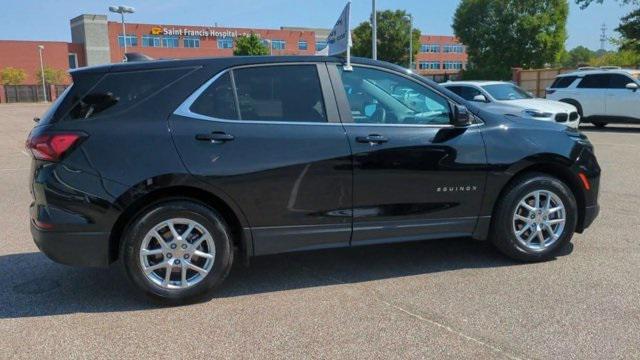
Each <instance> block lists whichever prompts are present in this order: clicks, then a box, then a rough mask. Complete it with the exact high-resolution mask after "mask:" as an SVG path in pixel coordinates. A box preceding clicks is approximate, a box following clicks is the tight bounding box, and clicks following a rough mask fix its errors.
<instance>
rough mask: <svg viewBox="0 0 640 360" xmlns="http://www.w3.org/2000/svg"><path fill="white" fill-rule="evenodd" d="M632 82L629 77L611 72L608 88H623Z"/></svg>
mask: <svg viewBox="0 0 640 360" xmlns="http://www.w3.org/2000/svg"><path fill="white" fill-rule="evenodd" d="M632 82H634V81H633V80H632V79H631V78H630V77H628V76H624V75H622V74H611V77H610V79H609V88H610V89H625V88H626V87H627V84H629V83H632Z"/></svg>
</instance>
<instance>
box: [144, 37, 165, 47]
mask: <svg viewBox="0 0 640 360" xmlns="http://www.w3.org/2000/svg"><path fill="white" fill-rule="evenodd" d="M160 46H161V42H160V36H155V35H142V47H160Z"/></svg>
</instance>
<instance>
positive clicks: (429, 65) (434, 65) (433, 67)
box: [418, 61, 440, 70]
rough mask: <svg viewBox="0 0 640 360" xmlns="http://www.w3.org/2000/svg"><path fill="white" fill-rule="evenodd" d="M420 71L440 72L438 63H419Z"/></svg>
mask: <svg viewBox="0 0 640 360" xmlns="http://www.w3.org/2000/svg"><path fill="white" fill-rule="evenodd" d="M418 66H419V67H420V70H440V62H439V61H420V63H419V65H418Z"/></svg>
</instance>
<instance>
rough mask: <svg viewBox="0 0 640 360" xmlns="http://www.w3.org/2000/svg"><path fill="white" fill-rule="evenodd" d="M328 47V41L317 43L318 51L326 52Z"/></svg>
mask: <svg viewBox="0 0 640 360" xmlns="http://www.w3.org/2000/svg"><path fill="white" fill-rule="evenodd" d="M326 47H327V40H318V41H316V51H320V50H324V48H326Z"/></svg>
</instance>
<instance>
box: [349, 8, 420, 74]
mask: <svg viewBox="0 0 640 360" xmlns="http://www.w3.org/2000/svg"><path fill="white" fill-rule="evenodd" d="M407 16H408V14H407V12H406V11H404V10H396V11H391V10H385V11H378V12H376V20H377V22H378V39H377V41H378V59H379V60H384V61H388V62H391V63H394V64H398V65H400V66H404V67H407V66H408V65H409V30H410V28H411V25H410V23H409V20H408V19H407ZM411 35H412V36H411V40H412V41H413V60H414V64H415V58H416V54H417V53H418V50H419V49H420V30H419V29H413V33H412V34H411ZM351 53H352V54H353V55H354V56H362V57H369V58H370V57H371V24H370V23H369V22H368V21H365V22H362V23H360V24H359V25H358V26H357V27H356V28H355V29H353V47H352V48H351Z"/></svg>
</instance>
